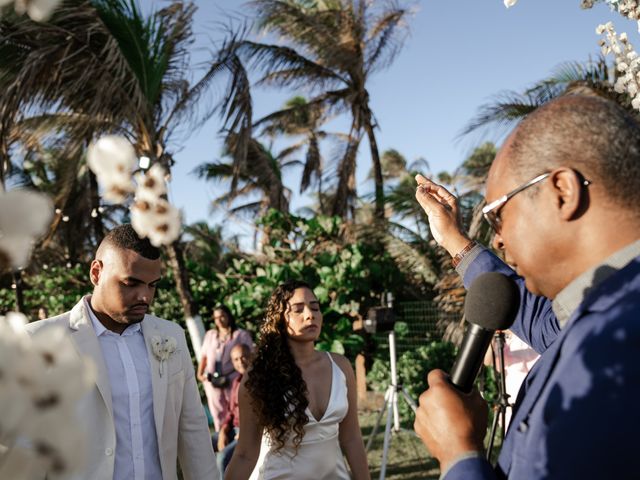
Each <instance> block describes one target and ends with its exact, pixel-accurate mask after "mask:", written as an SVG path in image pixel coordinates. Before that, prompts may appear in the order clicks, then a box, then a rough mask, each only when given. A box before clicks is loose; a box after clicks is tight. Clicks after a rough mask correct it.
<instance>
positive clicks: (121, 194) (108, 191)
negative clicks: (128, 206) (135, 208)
mask: <svg viewBox="0 0 640 480" xmlns="http://www.w3.org/2000/svg"><path fill="white" fill-rule="evenodd" d="M118 177H120V176H119V175H118ZM120 180H121V181H120ZM98 181H99V183H101V185H102V189H103V193H102V198H103V199H105V200H106V201H108V202H111V203H124V202H125V201H126V200H127V198H128V197H129V195H131V194H132V193H133V192H134V189H133V182H131V177H128V179H127V180H125V179H124V178H117V179H114V178H112V179H110V180H109V181H108V182H104V181H103V182H100V177H98Z"/></svg>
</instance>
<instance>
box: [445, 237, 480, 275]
mask: <svg viewBox="0 0 640 480" xmlns="http://www.w3.org/2000/svg"><path fill="white" fill-rule="evenodd" d="M475 246H476V242H474V241H473V240H471V241H470V242H469V243H467V246H466V247H464V248H463V249H462V250H460V251H459V252H458V253H456V254H455V256H454V257H453V260H451V264H452V265H453V268H456V267H457V266H458V265H460V262H461V261H462V259H463V258H464V257H465V256H466V255H467V253H469V252H470V251H471V249H472V248H473V247H475Z"/></svg>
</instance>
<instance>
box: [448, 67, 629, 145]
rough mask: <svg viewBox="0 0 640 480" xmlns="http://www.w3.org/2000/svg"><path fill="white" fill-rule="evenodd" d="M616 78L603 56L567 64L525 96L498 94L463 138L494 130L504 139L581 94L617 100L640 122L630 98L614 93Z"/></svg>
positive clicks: (614, 72) (473, 122) (468, 128)
mask: <svg viewBox="0 0 640 480" xmlns="http://www.w3.org/2000/svg"><path fill="white" fill-rule="evenodd" d="M615 75H616V71H615V69H612V68H609V66H608V65H607V61H606V59H605V58H604V57H603V56H600V57H598V59H597V60H595V61H593V60H589V61H587V62H584V63H582V62H566V63H563V64H561V65H559V66H558V67H556V68H555V69H554V71H553V72H552V73H551V75H550V76H549V77H548V78H546V79H543V80H541V81H539V82H537V83H535V84H534V85H532V86H531V87H529V88H527V89H526V90H525V91H524V92H523V93H519V92H514V91H505V92H501V93H498V94H497V95H496V96H495V97H494V98H493V100H492V101H491V102H489V103H487V104H485V105H483V106H481V107H480V108H479V110H478V113H477V114H476V116H475V117H474V118H473V119H472V120H471V121H470V122H469V123H468V124H467V125H466V126H465V127H464V129H463V130H462V132H461V133H460V136H465V135H469V134H470V133H472V132H476V131H478V130H492V129H493V130H494V131H495V133H497V134H498V136H499V137H503V136H504V135H505V133H506V132H509V131H511V130H513V128H514V127H515V126H516V125H517V124H518V122H520V121H521V120H522V119H523V118H525V117H526V116H527V115H528V114H530V113H532V112H533V111H535V110H536V109H537V108H539V107H541V106H542V105H544V104H545V103H547V102H549V101H551V100H553V99H554V98H557V97H559V96H561V95H565V94H567V93H571V92H580V91H585V92H589V93H590V94H595V95H600V96H602V97H605V98H608V99H610V100H613V101H614V102H617V103H619V104H620V105H622V106H623V107H625V108H626V109H628V110H629V112H630V113H631V114H632V115H634V116H635V117H636V118H639V119H640V114H639V113H638V111H637V110H636V109H634V108H633V107H632V106H631V98H630V97H629V95H628V94H626V93H617V92H616V91H615V90H614V88H613V87H614V84H615V81H616V77H615Z"/></svg>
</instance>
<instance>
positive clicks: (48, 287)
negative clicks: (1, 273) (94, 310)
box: [0, 264, 93, 320]
mask: <svg viewBox="0 0 640 480" xmlns="http://www.w3.org/2000/svg"><path fill="white" fill-rule="evenodd" d="M22 281H23V289H24V290H23V291H24V303H25V309H26V311H25V312H24V313H25V315H27V316H28V317H29V318H30V319H32V320H35V319H37V318H38V309H39V308H40V307H44V308H46V309H47V311H48V313H49V315H51V316H53V315H57V314H59V313H62V312H65V311H67V310H70V309H71V308H72V307H73V306H74V305H75V304H76V303H77V302H78V300H80V298H81V297H82V296H83V295H85V294H87V293H90V292H91V290H92V288H93V287H92V286H91V282H90V281H89V266H88V265H85V264H76V265H73V266H71V267H66V266H52V267H49V268H48V269H46V270H42V271H41V272H39V273H37V274H29V273H27V272H23V275H22ZM15 309H16V306H15V293H14V291H13V289H11V288H6V287H5V288H1V289H0V311H1V312H7V311H10V310H15Z"/></svg>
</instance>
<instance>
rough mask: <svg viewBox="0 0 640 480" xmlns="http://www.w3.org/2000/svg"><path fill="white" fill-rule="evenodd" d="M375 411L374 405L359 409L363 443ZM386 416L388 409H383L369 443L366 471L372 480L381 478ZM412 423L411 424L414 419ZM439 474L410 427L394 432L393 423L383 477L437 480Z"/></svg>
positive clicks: (374, 417) (435, 463) (433, 461)
mask: <svg viewBox="0 0 640 480" xmlns="http://www.w3.org/2000/svg"><path fill="white" fill-rule="evenodd" d="M400 401H402V400H400ZM378 411H379V410H375V409H373V408H362V409H361V410H360V427H361V428H362V437H363V439H364V442H365V445H366V443H367V440H368V439H369V434H370V433H371V431H372V430H373V427H374V426H375V423H376V419H377V417H378ZM386 419H387V412H386V411H385V412H384V415H383V416H382V420H381V425H380V427H379V428H378V432H377V433H376V436H375V438H374V440H373V443H372V444H371V449H370V450H369V452H367V458H368V460H369V471H370V472H371V478H372V479H374V480H375V479H378V478H379V477H380V467H381V464H382V451H383V442H384V428H385V424H386ZM411 424H413V419H412V420H411ZM439 475H440V469H439V467H438V463H437V462H436V461H435V460H434V459H433V458H431V456H430V455H429V454H428V453H427V450H426V448H425V447H424V445H423V444H422V442H421V441H420V439H419V438H418V437H417V436H416V434H415V432H414V431H413V429H407V430H401V431H400V432H397V433H394V432H393V426H392V435H391V443H390V445H389V453H388V457H387V471H386V475H385V478H386V479H389V480H426V479H437V478H438V477H439Z"/></svg>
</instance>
